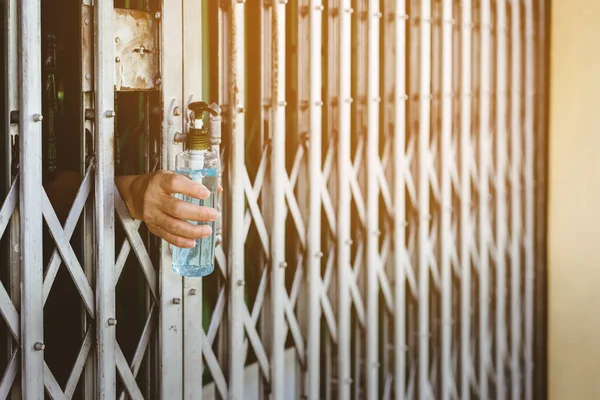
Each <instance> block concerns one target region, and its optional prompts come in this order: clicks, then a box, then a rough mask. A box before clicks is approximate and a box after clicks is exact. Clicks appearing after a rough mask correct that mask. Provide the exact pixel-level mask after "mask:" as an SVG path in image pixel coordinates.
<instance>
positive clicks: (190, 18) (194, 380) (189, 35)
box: [182, 0, 218, 400]
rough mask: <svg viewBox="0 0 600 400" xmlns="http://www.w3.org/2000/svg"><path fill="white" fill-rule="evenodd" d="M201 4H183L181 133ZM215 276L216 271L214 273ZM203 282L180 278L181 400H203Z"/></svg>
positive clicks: (194, 86) (196, 69)
mask: <svg viewBox="0 0 600 400" xmlns="http://www.w3.org/2000/svg"><path fill="white" fill-rule="evenodd" d="M202 23H203V19H202V1H199V0H183V29H182V31H183V64H182V65H183V106H182V108H183V110H182V115H183V116H184V119H183V131H182V132H185V133H187V131H188V129H189V127H188V124H189V112H188V105H189V103H190V102H192V101H200V100H204V101H207V102H210V101H211V100H210V99H202V76H203V73H202V71H203V63H202V54H203V51H202V31H203V29H202ZM215 273H218V271H216V270H215ZM202 303H203V292H202V279H198V278H183V398H185V399H197V400H201V399H202V372H203V370H204V367H203V359H202V347H203V344H204V343H203V342H204V340H205V339H204V331H203V327H202V320H203V318H202V317H203V316H202Z"/></svg>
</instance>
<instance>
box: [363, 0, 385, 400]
mask: <svg viewBox="0 0 600 400" xmlns="http://www.w3.org/2000/svg"><path fill="white" fill-rule="evenodd" d="M367 15H368V17H367V21H368V22H367V29H368V44H367V52H368V61H367V62H368V66H367V71H368V85H367V96H368V98H367V114H368V116H367V118H368V121H367V127H368V128H367V131H366V140H367V152H366V162H367V164H366V165H367V168H366V169H365V170H366V174H367V176H366V179H367V182H366V188H367V204H366V206H367V223H366V225H367V226H366V228H367V240H366V242H367V254H366V263H365V264H364V266H365V268H366V273H367V313H366V314H367V322H366V323H367V327H366V330H367V335H366V336H367V337H366V346H367V349H366V365H365V374H366V392H365V393H366V396H367V397H368V398H372V399H375V398H378V397H379V281H378V280H379V278H378V273H379V270H383V265H381V260H380V257H379V183H378V179H377V175H378V174H379V170H380V169H381V168H382V167H381V161H380V159H379V134H380V132H379V110H380V104H381V97H380V94H379V80H380V79H379V35H380V30H379V25H380V24H379V20H380V18H381V12H380V10H379V0H369V3H368V10H367ZM382 173H383V172H382ZM382 272H383V271H382Z"/></svg>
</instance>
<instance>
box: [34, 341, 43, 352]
mask: <svg viewBox="0 0 600 400" xmlns="http://www.w3.org/2000/svg"><path fill="white" fill-rule="evenodd" d="M33 348H34V349H35V350H36V351H42V350H44V349H45V348H46V345H45V344H44V343H40V342H37V343H36V344H34V345H33Z"/></svg>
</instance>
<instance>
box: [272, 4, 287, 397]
mask: <svg viewBox="0 0 600 400" xmlns="http://www.w3.org/2000/svg"><path fill="white" fill-rule="evenodd" d="M285 8H286V4H285V3H283V2H280V1H279V2H276V3H274V4H273V10H272V13H271V17H272V32H273V33H274V35H273V38H272V42H271V43H272V51H271V53H270V54H271V57H272V60H271V65H270V68H272V76H271V78H272V79H271V83H272V87H271V94H270V97H271V99H272V101H273V104H272V107H271V110H272V111H271V112H272V122H273V125H272V128H273V130H272V137H271V138H272V141H271V189H272V196H273V198H272V206H273V207H272V213H273V219H272V225H271V232H270V233H271V307H272V309H271V313H272V314H271V316H272V318H273V321H272V324H273V325H272V327H271V329H272V331H271V335H272V338H271V339H272V342H271V360H270V361H271V382H270V383H271V395H272V396H273V398H275V399H278V398H283V397H284V387H285V382H284V379H285V376H284V372H285V364H284V362H285V359H284V351H285V336H286V335H285V333H284V329H285V315H284V296H285V293H284V291H285V290H286V289H285V266H286V264H285V212H286V203H285V105H286V104H285V86H286V85H285V68H286V64H285V61H286V60H285V15H286V9H285Z"/></svg>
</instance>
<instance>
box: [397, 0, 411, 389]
mask: <svg viewBox="0 0 600 400" xmlns="http://www.w3.org/2000/svg"><path fill="white" fill-rule="evenodd" d="M406 11H407V6H406V0H396V22H395V25H396V26H395V29H396V31H395V40H396V54H395V71H394V72H395V75H396V89H395V99H394V102H395V117H396V122H395V125H394V211H395V217H394V254H395V258H394V277H395V285H394V358H395V369H394V385H395V388H394V392H395V399H396V400H402V399H404V398H405V392H406V390H405V387H406V366H407V365H406V364H407V359H406V358H407V357H406V354H407V353H406V349H407V343H406V268H407V267H408V260H409V258H408V257H409V255H408V252H407V246H406V225H407V224H406V182H405V178H404V177H405V173H406V169H407V168H408V163H407V162H406V101H407V99H408V96H407V94H406V73H407V71H406V55H407V54H406V39H407V38H406V20H407V15H406Z"/></svg>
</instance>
